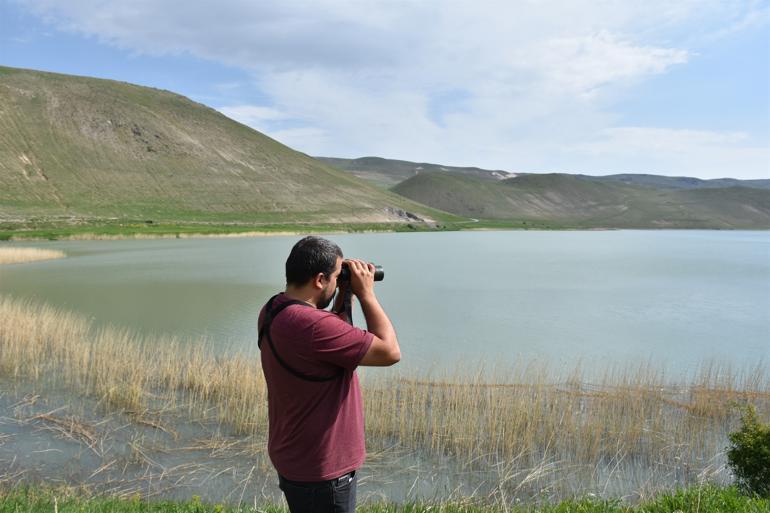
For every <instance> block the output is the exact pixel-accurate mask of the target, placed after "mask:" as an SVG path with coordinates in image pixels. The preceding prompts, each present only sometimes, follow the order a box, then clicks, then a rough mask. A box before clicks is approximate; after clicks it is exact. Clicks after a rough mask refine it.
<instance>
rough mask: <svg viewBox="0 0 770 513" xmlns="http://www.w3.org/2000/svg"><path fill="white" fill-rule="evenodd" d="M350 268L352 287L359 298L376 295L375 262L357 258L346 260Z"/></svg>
mask: <svg viewBox="0 0 770 513" xmlns="http://www.w3.org/2000/svg"><path fill="white" fill-rule="evenodd" d="M345 263H346V264H347V265H348V269H350V287H351V289H352V290H353V294H355V295H356V297H357V298H358V299H359V300H362V299H365V298H369V297H373V296H374V264H370V263H367V262H364V261H363V260H358V259H355V258H350V259H348V260H345Z"/></svg>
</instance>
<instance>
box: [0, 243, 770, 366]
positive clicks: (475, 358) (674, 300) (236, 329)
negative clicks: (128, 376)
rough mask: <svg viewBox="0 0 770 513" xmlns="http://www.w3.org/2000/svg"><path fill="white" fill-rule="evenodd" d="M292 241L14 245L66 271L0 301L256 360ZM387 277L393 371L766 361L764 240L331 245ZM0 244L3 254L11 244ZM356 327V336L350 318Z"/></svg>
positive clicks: (21, 280) (767, 255)
mask: <svg viewBox="0 0 770 513" xmlns="http://www.w3.org/2000/svg"><path fill="white" fill-rule="evenodd" d="M298 238H299V237H285V236H280V237H254V238H202V239H161V240H125V241H63V242H35V243H31V242H30V243H15V245H17V246H20V245H25V246H34V247H47V248H55V249H60V250H63V251H65V252H66V253H67V254H68V258H66V259H62V260H54V261H47V262H37V263H29V264H14V265H6V266H1V267H0V293H2V294H8V295H11V296H14V297H24V298H34V299H36V300H41V301H46V302H49V303H51V304H54V305H57V306H61V307H64V308H67V309H69V310H73V311H77V312H80V313H83V314H86V315H88V316H91V317H93V318H94V319H95V320H96V321H97V322H108V323H112V324H118V325H121V326H128V327H132V328H134V329H137V330H139V331H142V332H146V333H173V334H178V335H180V336H182V337H184V338H189V339H197V338H200V337H204V338H207V339H209V340H210V341H211V342H212V343H214V344H216V345H218V346H219V347H222V348H238V349H246V350H254V349H255V345H256V336H255V318H256V314H257V312H258V310H259V308H260V307H261V305H262V304H263V303H264V302H265V301H266V299H268V298H269V297H270V296H271V295H272V294H274V293H276V292H278V291H280V290H282V288H283V281H284V280H283V264H284V261H285V258H286V255H287V254H288V252H289V250H290V248H291V246H292V245H293V244H294V242H296V240H298ZM328 238H330V239H332V240H334V241H336V242H337V243H338V244H339V245H340V246H341V247H342V249H343V251H344V252H345V255H346V256H350V257H357V258H363V259H367V260H370V261H374V262H376V263H378V264H381V265H383V266H384V268H385V271H386V277H385V280H384V281H383V282H381V283H378V284H377V287H376V290H377V292H378V296H379V298H380V301H381V303H382V304H383V306H384V307H385V309H386V311H387V312H388V314H389V315H390V317H391V319H392V320H393V323H394V325H395V327H396V330H397V332H398V335H399V340H400V342H401V346H402V356H403V359H402V364H401V365H402V366H403V367H407V368H410V369H418V370H424V369H433V370H439V371H440V370H442V369H446V368H455V367H457V366H458V365H467V364H469V363H470V364H472V365H476V364H479V363H481V364H483V365H485V366H487V367H491V366H495V365H502V366H503V367H505V366H506V365H509V364H514V363H517V362H521V361H524V362H531V361H545V362H551V363H553V364H554V365H555V366H556V367H559V366H564V367H567V368H570V367H572V366H574V365H575V364H576V362H582V367H583V368H585V369H589V370H590V369H601V368H604V367H606V366H607V365H612V364H619V365H626V364H632V365H633V364H635V363H638V362H639V361H641V360H644V361H646V360H649V361H651V362H653V363H655V364H662V365H665V366H666V367H667V368H669V369H671V371H672V372H674V373H677V372H685V371H689V370H692V369H694V368H695V367H696V366H697V365H698V364H699V363H701V362H704V361H709V360H712V361H717V362H720V363H727V364H732V365H735V366H740V367H744V366H747V365H752V364H753V365H756V364H757V363H762V362H768V361H770V233H768V232H725V231H575V232H551V231H548V232H532V231H520V232H519V231H517V232H514V231H508V232H505V231H500V232H493V231H489V232H455V233H413V234H395V233H394V234H356V235H330V236H328ZM7 244H10V243H3V245H7ZM356 322H357V323H358V324H361V325H364V320H363V317H362V315H361V313H360V311H359V312H357V314H356Z"/></svg>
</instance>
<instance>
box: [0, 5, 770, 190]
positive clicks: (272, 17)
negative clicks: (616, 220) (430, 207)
mask: <svg viewBox="0 0 770 513" xmlns="http://www.w3.org/2000/svg"><path fill="white" fill-rule="evenodd" d="M0 65H5V66H11V67H20V68H31V69H38V70H45V71H54V72H60V73H67V74H74V75H87V76H93V77H99V78H109V79H115V80H121V81H126V82H131V83H135V84H139V85H145V86H151V87H156V88H161V89H168V90H171V91H174V92H177V93H180V94H183V95H185V96H187V97H189V98H191V99H193V100H195V101H197V102H200V103H203V104H206V105H208V106H210V107H213V108H215V109H217V110H219V111H221V112H222V113H224V114H225V115H227V116H229V117H231V118H233V119H235V120H237V121H240V122H242V123H244V124H246V125H249V126H251V127H253V128H255V129H256V130H259V131H260V132H263V133H265V134H267V135H269V136H270V137H272V138H274V139H277V140H278V141H280V142H282V143H284V144H286V145H288V146H290V147H292V148H294V149H296V150H299V151H302V152H304V153H307V154H310V155H314V156H329V157H346V158H356V157H363V156H379V157H385V158H394V159H401V160H412V161H416V162H431V163H438V164H445V165H454V166H478V167H483V168H488V169H502V170H506V171H511V172H517V171H519V172H532V173H549V172H566V173H584V174H591V175H606V174H614V173H651V174H660V175H669V176H695V177H699V178H721V177H733V178H742V179H752V178H770V1H768V0H764V1H761V0H760V1H756V0H721V1H713V0H677V1H675V2H672V1H670V0H645V1H644V2H637V1H632V0H625V1H614V0H561V1H555V0H508V1H491V0H440V1H439V0H387V1H386V0H356V1H353V0H314V1H312V2H310V1H299V0H218V1H216V2H203V1H198V2H195V1H193V2H190V1H187V0H123V1H109V0H66V1H55V0H24V1H21V0H0Z"/></svg>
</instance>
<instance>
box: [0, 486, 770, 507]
mask: <svg viewBox="0 0 770 513" xmlns="http://www.w3.org/2000/svg"><path fill="white" fill-rule="evenodd" d="M357 511H358V512H359V513H672V512H681V513H767V512H768V511H770V499H761V498H756V497H749V496H746V495H742V494H741V493H740V492H739V491H738V490H737V489H735V488H734V487H716V486H711V485H705V486H693V487H690V488H687V489H682V490H675V491H671V492H666V493H662V494H660V495H658V496H656V497H652V498H648V499H646V500H643V501H641V502H639V503H636V504H628V503H625V502H623V501H621V500H600V499H596V498H591V497H586V498H578V499H573V500H565V501H562V502H544V503H541V504H539V505H537V506H533V505H518V506H509V505H480V504H478V503H477V502H475V501H472V500H471V501H465V502H416V503H408V504H393V503H389V502H370V503H364V504H359V505H358V507H357ZM22 512H23V513H51V512H57V513H59V512H61V513H70V512H73V513H74V512H78V513H140V512H141V513H152V512H158V513H168V512H176V513H209V512H211V513H287V512H288V508H286V507H285V505H278V504H275V503H259V504H248V505H246V504H243V505H235V506H232V505H225V504H217V503H210V502H208V501H206V500H205V498H197V497H196V498H194V499H192V500H189V501H156V500H149V501H148V500H142V499H141V498H139V497H133V498H129V499H119V498H111V497H100V496H95V497H92V496H89V495H88V494H87V492H85V491H83V490H80V491H76V490H68V489H50V488H45V487H23V488H18V489H10V490H4V491H3V490H0V513H22Z"/></svg>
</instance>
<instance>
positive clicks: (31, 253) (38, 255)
mask: <svg viewBox="0 0 770 513" xmlns="http://www.w3.org/2000/svg"><path fill="white" fill-rule="evenodd" d="M65 256H66V255H65V254H64V252H62V251H56V250H52V249H40V248H12V247H0V264H19V263H25V262H37V261H40V260H52V259H55V258H64V257H65Z"/></svg>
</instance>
